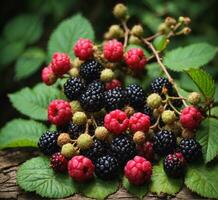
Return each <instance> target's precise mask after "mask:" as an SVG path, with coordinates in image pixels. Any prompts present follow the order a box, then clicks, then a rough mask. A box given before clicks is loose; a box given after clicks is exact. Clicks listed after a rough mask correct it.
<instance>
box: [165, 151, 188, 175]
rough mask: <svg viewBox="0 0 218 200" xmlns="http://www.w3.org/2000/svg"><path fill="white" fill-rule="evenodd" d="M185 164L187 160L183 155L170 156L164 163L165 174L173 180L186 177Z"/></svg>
mask: <svg viewBox="0 0 218 200" xmlns="http://www.w3.org/2000/svg"><path fill="white" fill-rule="evenodd" d="M185 164H186V163H185V159H184V157H183V155H182V154H181V153H175V154H169V155H168V156H166V158H165V159H164V161H163V166H164V171H165V173H166V174H167V175H168V176H170V177H172V178H179V177H182V176H183V175H184V172H185Z"/></svg>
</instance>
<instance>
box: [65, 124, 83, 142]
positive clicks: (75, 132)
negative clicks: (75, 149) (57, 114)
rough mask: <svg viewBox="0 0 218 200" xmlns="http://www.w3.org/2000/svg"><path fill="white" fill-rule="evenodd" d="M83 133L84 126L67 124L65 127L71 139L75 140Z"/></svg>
mask: <svg viewBox="0 0 218 200" xmlns="http://www.w3.org/2000/svg"><path fill="white" fill-rule="evenodd" d="M84 131H85V126H84V125H77V124H74V123H72V122H71V123H69V124H68V125H67V132H68V133H69V134H70V137H71V139H73V140H75V139H77V138H78V137H79V136H80V135H81V134H82V133H84Z"/></svg>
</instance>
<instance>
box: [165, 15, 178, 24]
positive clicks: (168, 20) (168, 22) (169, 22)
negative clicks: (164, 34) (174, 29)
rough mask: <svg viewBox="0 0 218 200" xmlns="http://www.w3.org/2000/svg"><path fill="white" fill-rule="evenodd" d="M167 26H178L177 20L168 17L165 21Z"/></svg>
mask: <svg viewBox="0 0 218 200" xmlns="http://www.w3.org/2000/svg"><path fill="white" fill-rule="evenodd" d="M165 24H166V25H167V26H172V25H176V20H175V19H174V18H172V17H167V18H166V19H165Z"/></svg>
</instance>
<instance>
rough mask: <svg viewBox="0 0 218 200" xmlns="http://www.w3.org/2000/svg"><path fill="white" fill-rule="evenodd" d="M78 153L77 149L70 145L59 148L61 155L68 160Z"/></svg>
mask: <svg viewBox="0 0 218 200" xmlns="http://www.w3.org/2000/svg"><path fill="white" fill-rule="evenodd" d="M78 153H79V152H78V150H77V148H76V147H75V146H74V145H73V144H71V143H67V144H64V145H63V146H62V148H61V154H62V155H63V156H65V157H66V158H69V159H70V158H72V157H73V156H75V155H77V154H78Z"/></svg>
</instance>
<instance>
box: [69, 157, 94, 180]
mask: <svg viewBox="0 0 218 200" xmlns="http://www.w3.org/2000/svg"><path fill="white" fill-rule="evenodd" d="M94 170H95V166H94V165H93V163H92V161H91V160H90V159H89V158H86V157H85V156H74V157H73V158H72V159H71V160H70V161H69V162H68V173H69V175H70V176H71V177H72V178H73V179H74V180H76V181H78V182H84V181H88V180H90V179H91V178H93V174H94Z"/></svg>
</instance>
